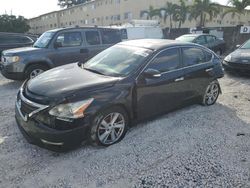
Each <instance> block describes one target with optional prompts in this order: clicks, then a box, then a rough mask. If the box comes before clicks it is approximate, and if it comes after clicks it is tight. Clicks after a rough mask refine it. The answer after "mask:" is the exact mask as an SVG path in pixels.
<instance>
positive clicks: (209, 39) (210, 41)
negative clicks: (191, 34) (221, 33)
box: [206, 35, 216, 43]
mask: <svg viewBox="0 0 250 188" xmlns="http://www.w3.org/2000/svg"><path fill="white" fill-rule="evenodd" d="M206 38H207V43H214V42H215V40H216V37H215V36H211V35H208V36H206Z"/></svg>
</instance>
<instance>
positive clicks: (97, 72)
mask: <svg viewBox="0 0 250 188" xmlns="http://www.w3.org/2000/svg"><path fill="white" fill-rule="evenodd" d="M83 68H84V69H85V70H88V71H90V72H93V73H96V74H101V75H105V74H103V73H102V72H100V71H98V70H95V69H90V68H86V67H83Z"/></svg>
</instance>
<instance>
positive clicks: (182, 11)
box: [173, 0, 189, 28]
mask: <svg viewBox="0 0 250 188" xmlns="http://www.w3.org/2000/svg"><path fill="white" fill-rule="evenodd" d="M188 12H189V7H188V6H186V4H185V2H184V0H180V5H177V6H176V9H175V12H174V15H173V19H174V20H175V21H177V22H179V26H178V27H179V28H181V25H182V24H183V23H185V21H186V19H187V14H188Z"/></svg>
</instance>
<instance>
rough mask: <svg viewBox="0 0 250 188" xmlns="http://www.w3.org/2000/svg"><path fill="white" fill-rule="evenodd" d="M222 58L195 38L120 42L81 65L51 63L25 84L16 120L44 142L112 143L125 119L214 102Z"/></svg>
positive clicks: (121, 133) (29, 134) (123, 131)
mask: <svg viewBox="0 0 250 188" xmlns="http://www.w3.org/2000/svg"><path fill="white" fill-rule="evenodd" d="M222 76H223V71H222V67H221V62H220V59H219V58H218V57H217V55H216V54H215V53H213V52H212V51H210V50H209V49H207V48H204V47H202V46H200V45H196V44H190V43H181V42H176V41H170V40H161V39H159V40H149V39H147V40H135V41H127V42H122V43H119V44H117V45H115V46H113V47H111V48H109V49H107V50H105V51H103V52H101V53H100V54H98V55H97V56H95V57H94V58H92V59H90V60H89V61H88V62H86V63H85V64H79V63H78V64H77V63H76V64H69V65H65V66H61V67H58V68H55V69H52V70H49V71H47V72H45V73H43V74H41V75H39V76H38V77H36V78H34V79H31V80H29V81H27V82H25V83H24V84H23V86H22V87H21V89H20V91H19V92H18V95H17V101H16V121H17V124H18V125H19V128H20V129H21V131H22V132H23V133H24V135H25V136H26V138H28V140H29V141H31V142H32V143H35V144H38V145H41V146H57V147H62V146H63V148H64V147H66V148H67V147H70V146H72V145H75V144H77V143H80V142H81V141H83V140H84V139H90V140H91V141H92V142H93V143H96V144H99V145H103V146H109V145H111V144H114V143H116V142H119V141H120V140H121V139H122V138H123V137H124V136H125V134H126V131H127V129H128V126H129V125H131V122H133V121H135V120H137V121H138V120H142V119H145V118H149V117H153V116H155V115H157V114H163V113H166V112H168V111H171V110H173V109H176V108H177V107H178V106H182V105H183V104H184V103H186V102H188V101H194V102H198V103H201V104H203V105H206V106H208V105H212V104H214V103H215V102H216V100H217V98H218V96H219V93H220V86H219V83H218V81H217V79H218V78H221V77H222Z"/></svg>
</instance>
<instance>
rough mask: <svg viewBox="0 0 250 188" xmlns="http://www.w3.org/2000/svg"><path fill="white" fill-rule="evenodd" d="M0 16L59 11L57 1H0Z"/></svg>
mask: <svg viewBox="0 0 250 188" xmlns="http://www.w3.org/2000/svg"><path fill="white" fill-rule="evenodd" d="M214 1H215V2H218V3H220V4H224V5H225V4H227V2H228V0H214ZM0 5H1V6H0V15H1V14H5V13H7V14H11V13H12V14H13V15H22V16H24V17H25V18H33V17H36V16H39V15H41V14H45V13H48V12H51V11H55V10H59V9H60V7H59V6H58V5H57V0H0Z"/></svg>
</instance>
